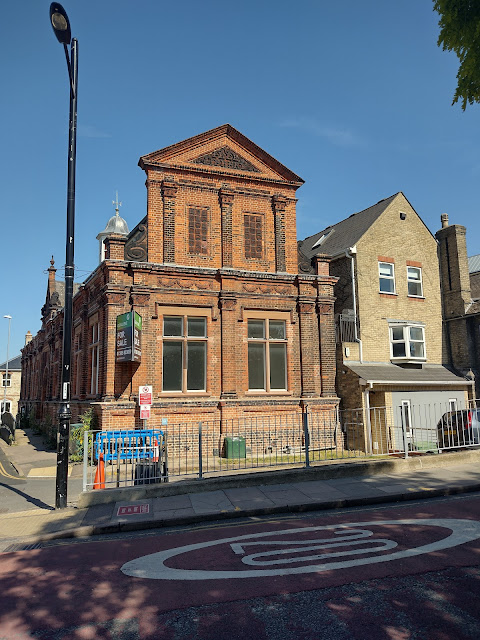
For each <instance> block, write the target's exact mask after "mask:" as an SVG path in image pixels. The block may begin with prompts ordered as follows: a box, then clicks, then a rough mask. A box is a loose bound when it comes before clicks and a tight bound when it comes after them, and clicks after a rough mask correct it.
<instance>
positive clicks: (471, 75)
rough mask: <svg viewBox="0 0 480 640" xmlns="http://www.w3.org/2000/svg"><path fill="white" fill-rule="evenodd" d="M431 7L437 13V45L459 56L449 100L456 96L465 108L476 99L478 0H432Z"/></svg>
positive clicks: (479, 90) (479, 97)
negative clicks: (438, 27)
mask: <svg viewBox="0 0 480 640" xmlns="http://www.w3.org/2000/svg"><path fill="white" fill-rule="evenodd" d="M433 8H434V11H437V12H438V13H439V15H440V20H439V22H438V24H439V26H440V35H439V37H438V41H437V44H438V46H439V47H440V46H441V47H442V48H443V50H444V51H445V50H448V51H454V52H455V53H456V54H457V56H458V59H459V60H460V66H459V68H458V73H457V81H458V83H457V89H456V91H455V95H454V97H453V102H452V104H455V102H458V101H459V100H460V101H461V105H462V109H463V110H464V111H465V108H466V106H467V103H468V104H473V103H474V102H480V0H434V7H433Z"/></svg>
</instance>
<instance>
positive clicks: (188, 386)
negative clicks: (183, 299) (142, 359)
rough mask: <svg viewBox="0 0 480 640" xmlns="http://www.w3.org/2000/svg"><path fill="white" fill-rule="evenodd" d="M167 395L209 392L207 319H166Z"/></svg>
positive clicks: (163, 382)
mask: <svg viewBox="0 0 480 640" xmlns="http://www.w3.org/2000/svg"><path fill="white" fill-rule="evenodd" d="M162 362H163V368H162V371H163V375H162V390H163V391H180V392H190V391H205V390H206V378H207V318H205V317H202V316H187V315H185V316H164V318H163V360H162Z"/></svg>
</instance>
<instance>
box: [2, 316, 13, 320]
mask: <svg viewBox="0 0 480 640" xmlns="http://www.w3.org/2000/svg"><path fill="white" fill-rule="evenodd" d="M3 317H4V318H8V319H9V320H11V319H12V316H3Z"/></svg>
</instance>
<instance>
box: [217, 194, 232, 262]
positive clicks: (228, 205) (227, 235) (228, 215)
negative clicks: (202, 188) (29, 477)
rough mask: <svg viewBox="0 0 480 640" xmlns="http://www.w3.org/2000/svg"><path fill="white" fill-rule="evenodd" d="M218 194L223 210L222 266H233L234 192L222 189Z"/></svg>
mask: <svg viewBox="0 0 480 640" xmlns="http://www.w3.org/2000/svg"><path fill="white" fill-rule="evenodd" d="M218 195H219V200H220V208H221V212H222V267H231V266H233V264H232V259H233V258H232V254H233V246H232V242H233V241H232V208H233V198H234V194H233V191H229V190H228V189H220V191H219V194H218Z"/></svg>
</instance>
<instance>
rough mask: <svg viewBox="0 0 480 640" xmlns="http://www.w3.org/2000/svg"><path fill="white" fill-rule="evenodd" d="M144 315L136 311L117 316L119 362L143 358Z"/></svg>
mask: <svg viewBox="0 0 480 640" xmlns="http://www.w3.org/2000/svg"><path fill="white" fill-rule="evenodd" d="M141 342H142V317H141V316H140V315H138V313H137V312H136V311H129V312H128V313H122V315H120V316H117V362H140V361H141V359H142V346H141Z"/></svg>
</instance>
